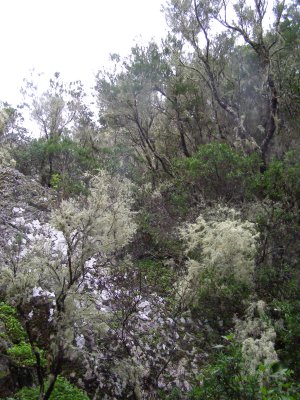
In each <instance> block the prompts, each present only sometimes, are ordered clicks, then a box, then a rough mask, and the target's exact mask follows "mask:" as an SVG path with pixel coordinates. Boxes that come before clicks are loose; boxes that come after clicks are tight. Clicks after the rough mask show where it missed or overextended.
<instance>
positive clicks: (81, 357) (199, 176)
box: [0, 0, 300, 400]
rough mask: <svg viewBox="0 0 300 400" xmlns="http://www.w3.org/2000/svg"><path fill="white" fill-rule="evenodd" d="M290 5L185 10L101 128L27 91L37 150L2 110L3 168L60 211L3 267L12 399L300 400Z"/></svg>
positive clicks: (110, 103) (114, 93)
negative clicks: (38, 188) (42, 192)
mask: <svg viewBox="0 0 300 400" xmlns="http://www.w3.org/2000/svg"><path fill="white" fill-rule="evenodd" d="M272 7H273V11H272V12H273V14H272V15H273V20H272V24H271V25H270V26H268V24H267V22H266V20H267V19H268V17H269V15H270V10H269V9H268V7H267V2H266V1H264V0H263V1H257V0H254V1H251V2H249V4H248V2H247V3H246V2H245V1H243V0H238V1H237V2H236V3H232V4H230V2H229V3H228V4H227V2H219V1H213V0H212V1H204V0H185V1H181V0H169V1H168V4H167V5H166V6H165V9H164V12H165V14H166V18H167V20H168V23H169V26H170V33H169V34H168V36H167V37H166V38H164V39H163V40H162V42H161V43H160V44H157V43H154V42H151V43H149V44H148V46H145V47H141V46H138V45H137V46H135V47H133V48H132V51H131V54H130V55H129V56H128V57H127V58H126V59H123V60H122V59H120V57H119V56H118V55H112V57H111V62H112V65H113V66H114V68H111V69H110V70H109V71H105V70H102V71H99V73H98V75H97V78H96V83H95V89H94V94H95V96H96V98H97V112H96V113H95V114H94V113H93V112H92V111H91V110H90V109H89V107H88V106H87V105H86V103H85V93H84V88H83V87H82V85H81V83H80V82H73V83H70V84H69V85H67V84H65V83H63V82H62V80H61V78H60V75H59V74H58V73H56V74H55V76H54V77H53V78H52V79H51V80H50V82H49V88H48V90H47V91H45V92H44V93H40V92H39V91H38V89H37V88H36V86H35V84H34V83H33V82H27V86H26V88H24V94H25V96H26V98H27V102H26V104H23V106H22V107H27V108H28V110H29V111H30V113H31V115H32V118H33V119H34V120H35V121H36V124H37V126H39V128H40V132H41V135H40V137H39V138H38V139H37V138H32V137H30V136H29V135H28V134H27V133H26V129H25V128H24V126H23V119H22V108H17V109H14V108H12V107H11V106H10V105H9V104H7V103H5V102H3V103H2V104H1V110H0V141H1V149H0V167H1V168H2V169H5V168H16V169H18V170H19V171H20V172H22V173H23V174H25V175H27V176H29V177H30V178H32V179H34V180H36V181H38V182H40V184H41V185H42V186H44V187H45V188H47V192H48V196H49V199H50V198H51V199H52V200H51V205H52V206H51V207H52V210H51V213H50V214H49V215H47V216H46V219H47V220H48V222H47V223H42V222H41V223H40V222H39V221H37V220H34V221H32V222H30V223H28V222H26V223H25V219H24V218H23V219H22V217H18V218H17V219H16V222H15V224H14V229H15V232H17V233H16V234H15V237H13V238H12V239H11V241H10V246H9V247H8V248H6V249H1V257H2V258H1V260H4V261H1V263H2V264H0V268H1V276H0V301H1V303H0V326H1V333H0V336H1V351H2V354H4V356H5V357H6V359H8V360H9V366H10V370H11V374H12V376H13V377H14V379H15V381H16V384H15V393H11V397H10V399H11V400H12V399H16V400H17V399H18V400H25V399H39V400H47V399H52V400H55V399H74V400H75V399H78V400H79V399H89V398H90V399H95V400H96V399H125V398H129V399H166V400H167V399H168V400H171V399H173V400H174V399H194V400H196V399H197V400H206V399H207V400H209V399H212V400H217V399H220V400H231V399H240V400H245V399H247V400H255V399H260V400H279V399H289V400H296V399H298V398H300V384H299V381H300V346H299V345H300V343H299V338H300V299H299V284H300V249H299V240H300V224H299V222H300V213H299V211H300V210H299V209H300V152H299V147H300V136H299V125H300V113H299V109H300V10H299V5H298V2H297V1H288V2H285V1H280V0H276V1H274V3H273V5H272ZM112 71H113V72H112ZM13 206H14V205H13V204H12V207H13ZM23 211H24V210H23ZM23 211H22V210H21V209H17V210H16V213H17V214H18V215H21V214H22V212H23ZM3 343H5V346H4V344H3ZM0 379H1V376H0ZM7 399H8V398H7Z"/></svg>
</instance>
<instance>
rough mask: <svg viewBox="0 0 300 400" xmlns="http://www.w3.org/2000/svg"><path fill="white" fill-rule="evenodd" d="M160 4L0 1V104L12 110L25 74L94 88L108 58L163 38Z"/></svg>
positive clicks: (143, 0) (147, 0) (151, 0)
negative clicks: (55, 75)
mask: <svg viewBox="0 0 300 400" xmlns="http://www.w3.org/2000/svg"><path fill="white" fill-rule="evenodd" d="M163 3H164V0H0V6H1V8H0V11H1V20H0V38H1V41H0V43H1V61H0V100H2V101H8V102H9V103H11V104H12V105H15V104H16V103H17V102H18V101H20V100H21V96H20V95H19V88H20V87H21V85H22V80H23V78H24V77H29V71H30V70H31V69H32V68H34V69H35V71H36V72H44V73H45V74H46V76H49V75H51V74H53V73H54V72H56V71H59V72H61V76H62V79H63V80H64V81H66V82H68V81H72V80H77V79H80V80H81V81H82V82H83V83H84V84H85V85H86V86H92V85H93V84H94V74H95V73H96V72H97V71H98V70H99V69H101V68H102V67H103V66H104V65H105V64H107V62H108V57H109V53H119V54H121V55H127V54H128V53H129V52H130V48H131V46H132V45H134V41H135V40H138V42H141V39H139V38H140V37H141V38H142V41H143V42H144V43H147V42H148V41H149V40H150V39H151V38H152V37H153V38H155V39H157V40H159V39H160V38H161V37H163V36H165V33H166V23H165V19H164V15H163V14H162V13H161V12H160V9H161V5H162V4H163Z"/></svg>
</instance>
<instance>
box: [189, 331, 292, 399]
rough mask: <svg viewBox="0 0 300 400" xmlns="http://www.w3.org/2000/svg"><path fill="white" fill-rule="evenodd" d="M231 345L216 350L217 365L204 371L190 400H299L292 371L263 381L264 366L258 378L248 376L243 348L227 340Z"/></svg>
mask: <svg viewBox="0 0 300 400" xmlns="http://www.w3.org/2000/svg"><path fill="white" fill-rule="evenodd" d="M225 339H226V341H228V340H229V342H230V343H229V344H227V345H225V346H223V345H220V346H217V349H216V352H215V358H214V361H213V362H212V363H211V364H210V365H209V366H207V367H206V368H204V369H203V370H202V371H201V375H200V376H199V381H200V382H201V383H200V385H197V386H195V387H194V388H193V390H192V391H191V392H190V395H189V399H191V400H232V399H239V400H280V399H286V400H296V399H297V398H299V393H300V385H299V384H295V383H293V378H292V374H291V371H289V370H285V369H279V370H277V371H276V369H274V370H273V371H272V373H271V375H270V376H269V379H268V380H267V381H263V382H262V381H261V374H263V373H264V371H265V368H266V367H265V366H264V365H260V366H259V368H258V370H257V373H256V374H249V373H247V372H245V365H244V361H243V356H242V349H241V346H240V345H239V344H238V343H236V342H235V341H232V337H231V336H227V337H226V338H225Z"/></svg>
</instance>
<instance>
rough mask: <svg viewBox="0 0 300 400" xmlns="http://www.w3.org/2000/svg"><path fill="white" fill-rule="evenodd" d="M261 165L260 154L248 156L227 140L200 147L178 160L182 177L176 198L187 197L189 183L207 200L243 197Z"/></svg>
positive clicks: (177, 167) (180, 176) (178, 171)
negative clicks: (185, 194)
mask: <svg viewBox="0 0 300 400" xmlns="http://www.w3.org/2000/svg"><path fill="white" fill-rule="evenodd" d="M260 164H261V161H260V158H259V156H258V155H256V154H252V155H250V156H247V155H244V154H242V153H241V152H239V151H236V150H234V149H232V148H231V147H230V146H228V145H227V144H224V143H218V142H214V143H209V144H205V145H203V146H200V147H199V149H198V151H197V153H196V154H194V155H193V156H192V157H188V158H185V159H183V160H182V159H180V160H175V162H174V167H175V170H176V171H177V175H178V176H179V179H178V183H177V186H178V189H179V194H178V193H176V198H178V197H179V199H181V198H184V195H183V194H184V193H185V192H186V187H187V185H188V187H189V189H190V191H191V194H192V195H193V192H194V194H196V195H197V194H201V195H202V196H203V197H204V198H205V199H210V200H218V199H220V198H222V199H224V200H227V201H235V200H242V199H243V198H244V197H245V195H246V189H247V181H248V179H249V177H250V176H252V175H255V174H257V173H258V172H259V167H260Z"/></svg>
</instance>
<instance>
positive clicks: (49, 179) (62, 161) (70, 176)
mask: <svg viewBox="0 0 300 400" xmlns="http://www.w3.org/2000/svg"><path fill="white" fill-rule="evenodd" d="M15 158H16V161H17V168H18V169H19V170H20V171H21V172H23V173H25V174H39V175H40V179H41V182H42V183H43V184H48V185H49V186H51V187H53V188H54V189H55V190H57V191H59V192H61V193H63V195H64V197H68V196H69V195H72V194H73V195H74V194H75V195H76V194H79V193H82V192H85V184H84V181H83V174H84V173H85V172H88V171H92V170H94V169H95V168H96V167H97V166H98V163H97V161H96V160H95V158H94V156H93V154H92V151H91V149H89V148H85V147H83V146H81V145H80V144H79V143H77V142H75V141H74V140H71V139H70V138H68V137H56V136H55V137H54V138H52V139H49V140H45V139H35V140H32V141H31V142H29V144H28V145H27V146H26V147H22V148H18V149H17V150H16V151H15ZM50 162H51V169H52V170H50V164H49V163H50Z"/></svg>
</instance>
